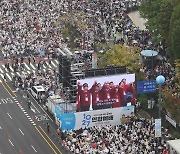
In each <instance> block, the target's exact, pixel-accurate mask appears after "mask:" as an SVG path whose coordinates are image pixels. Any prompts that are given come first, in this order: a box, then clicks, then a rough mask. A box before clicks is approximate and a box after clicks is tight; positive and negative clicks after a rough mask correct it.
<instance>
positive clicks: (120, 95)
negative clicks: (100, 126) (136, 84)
mask: <svg viewBox="0 0 180 154" xmlns="http://www.w3.org/2000/svg"><path fill="white" fill-rule="evenodd" d="M115 96H116V99H115V102H114V104H113V108H115V107H121V106H122V104H123V101H124V91H123V87H122V82H120V83H119V86H117V87H116V95H115Z"/></svg>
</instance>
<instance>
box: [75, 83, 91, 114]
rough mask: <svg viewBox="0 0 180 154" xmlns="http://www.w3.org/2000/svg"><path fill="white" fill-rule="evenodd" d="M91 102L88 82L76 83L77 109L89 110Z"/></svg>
mask: <svg viewBox="0 0 180 154" xmlns="http://www.w3.org/2000/svg"><path fill="white" fill-rule="evenodd" d="M90 104H91V97H90V90H89V89H88V84H87V83H84V84H83V85H81V84H80V83H78V94H77V111H89V107H90Z"/></svg>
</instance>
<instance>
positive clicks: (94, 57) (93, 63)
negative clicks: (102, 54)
mask: <svg viewBox="0 0 180 154" xmlns="http://www.w3.org/2000/svg"><path fill="white" fill-rule="evenodd" d="M92 68H93V69H96V68H97V53H96V52H93V53H92Z"/></svg>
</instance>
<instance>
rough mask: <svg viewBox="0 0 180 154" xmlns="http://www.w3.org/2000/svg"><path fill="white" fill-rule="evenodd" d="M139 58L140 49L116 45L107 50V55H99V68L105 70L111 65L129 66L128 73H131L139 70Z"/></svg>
mask: <svg viewBox="0 0 180 154" xmlns="http://www.w3.org/2000/svg"><path fill="white" fill-rule="evenodd" d="M138 57H139V49H138V48H137V47H128V46H124V45H114V46H112V47H110V48H109V49H107V51H105V53H103V54H100V55H99V60H98V67H99V68H105V67H107V66H109V65H113V66H127V69H128V71H130V72H131V71H133V70H135V69H137V68H138V63H137V59H138ZM135 64H137V65H135Z"/></svg>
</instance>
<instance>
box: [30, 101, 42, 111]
mask: <svg viewBox="0 0 180 154" xmlns="http://www.w3.org/2000/svg"><path fill="white" fill-rule="evenodd" d="M31 104H32V106H33V107H34V108H35V109H36V110H37V111H38V113H40V112H39V110H38V109H37V107H36V106H35V105H34V103H33V102H31Z"/></svg>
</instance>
